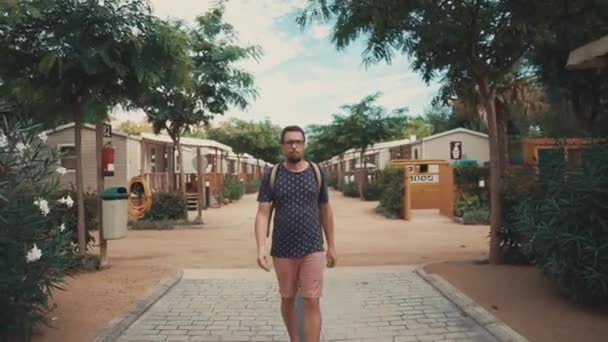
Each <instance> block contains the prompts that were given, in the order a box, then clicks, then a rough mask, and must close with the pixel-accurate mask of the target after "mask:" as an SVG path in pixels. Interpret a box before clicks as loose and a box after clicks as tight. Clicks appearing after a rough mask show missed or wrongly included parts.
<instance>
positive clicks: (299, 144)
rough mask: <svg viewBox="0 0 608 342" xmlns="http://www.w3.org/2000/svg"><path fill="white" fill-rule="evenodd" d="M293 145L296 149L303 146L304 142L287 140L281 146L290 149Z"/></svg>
mask: <svg viewBox="0 0 608 342" xmlns="http://www.w3.org/2000/svg"><path fill="white" fill-rule="evenodd" d="M293 145H295V146H296V147H302V146H304V140H288V141H285V142H283V146H287V147H292V146H293Z"/></svg>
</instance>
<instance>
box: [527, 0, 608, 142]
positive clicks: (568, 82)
mask: <svg viewBox="0 0 608 342" xmlns="http://www.w3.org/2000/svg"><path fill="white" fill-rule="evenodd" d="M550 2H551V1H550ZM551 13H552V14H551V17H553V18H554V19H555V24H554V25H551V26H549V30H550V32H549V34H547V35H546V36H545V37H544V39H543V40H542V41H541V42H540V43H539V44H537V45H536V46H534V47H533V49H532V50H531V51H530V52H529V53H528V56H527V57H528V59H527V60H528V62H529V63H530V64H531V66H533V67H534V68H535V70H536V74H537V75H538V76H540V80H541V81H542V83H543V86H544V88H545V89H546V92H547V95H548V98H549V101H550V104H551V111H550V112H549V113H548V114H549V115H548V116H547V117H545V118H543V122H542V123H541V125H540V127H539V128H540V130H541V131H542V132H543V134H544V135H545V136H550V137H558V136H581V135H588V134H593V133H595V134H602V135H606V134H608V105H607V103H608V69H598V68H592V69H587V70H571V69H569V68H565V67H564V66H565V65H566V64H567V62H568V56H569V54H570V51H572V50H574V49H576V48H578V47H580V46H583V45H586V44H588V43H590V42H591V41H594V40H596V39H600V38H601V37H604V36H606V35H607V34H608V29H607V28H606V23H607V22H608V2H606V1H604V0H575V1H568V2H563V3H559V4H558V5H557V6H555V7H553V10H552V12H551ZM573 27H576V30H573V29H572V28H573Z"/></svg>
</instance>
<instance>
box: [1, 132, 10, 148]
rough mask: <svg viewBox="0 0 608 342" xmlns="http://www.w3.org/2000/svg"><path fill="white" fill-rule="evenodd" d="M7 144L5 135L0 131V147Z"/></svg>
mask: <svg viewBox="0 0 608 342" xmlns="http://www.w3.org/2000/svg"><path fill="white" fill-rule="evenodd" d="M6 145H8V139H7V138H6V135H4V134H2V133H0V147H4V146H6Z"/></svg>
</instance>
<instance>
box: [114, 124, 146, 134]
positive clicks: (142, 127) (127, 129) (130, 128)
mask: <svg viewBox="0 0 608 342" xmlns="http://www.w3.org/2000/svg"><path fill="white" fill-rule="evenodd" d="M116 130H118V131H120V132H124V133H127V134H130V135H141V134H142V133H152V127H151V126H150V124H149V123H147V122H133V121H123V122H121V123H120V125H119V126H118V127H117V128H116Z"/></svg>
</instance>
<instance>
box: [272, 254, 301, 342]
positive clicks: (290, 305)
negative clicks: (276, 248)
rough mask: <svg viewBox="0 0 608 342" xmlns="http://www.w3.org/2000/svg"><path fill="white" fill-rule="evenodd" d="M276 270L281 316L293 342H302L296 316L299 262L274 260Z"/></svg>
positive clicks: (284, 259) (282, 259)
mask: <svg viewBox="0 0 608 342" xmlns="http://www.w3.org/2000/svg"><path fill="white" fill-rule="evenodd" d="M273 260H274V269H275V272H276V274H277V280H278V282H279V292H280V294H281V315H282V316H283V322H284V323H285V327H286V328H287V333H288V334H289V339H290V340H291V342H300V338H299V337H298V326H297V322H298V318H297V315H296V305H295V295H296V291H297V287H298V268H299V267H298V266H299V260H297V259H288V258H274V259H273Z"/></svg>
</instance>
